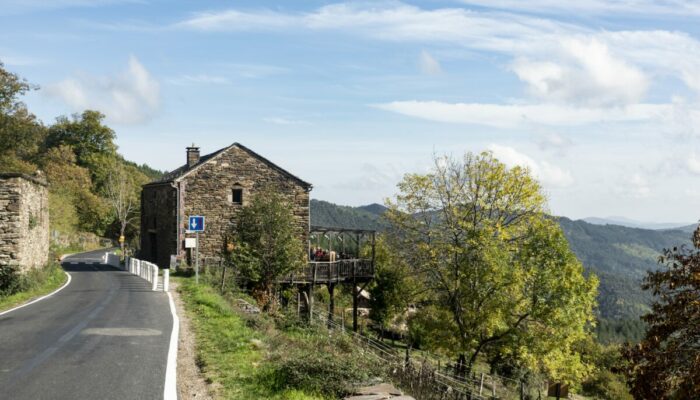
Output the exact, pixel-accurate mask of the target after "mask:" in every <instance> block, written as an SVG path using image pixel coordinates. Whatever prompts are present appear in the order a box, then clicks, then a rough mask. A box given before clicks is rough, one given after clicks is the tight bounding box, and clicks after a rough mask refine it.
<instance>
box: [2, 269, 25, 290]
mask: <svg viewBox="0 0 700 400" xmlns="http://www.w3.org/2000/svg"><path fill="white" fill-rule="evenodd" d="M26 283H27V281H26V280H25V279H24V277H23V276H22V274H21V273H20V271H19V267H18V266H16V265H4V266H1V267H0V297H1V296H10V295H12V294H15V293H17V292H20V291H22V290H23V289H24V288H25V286H26Z"/></svg>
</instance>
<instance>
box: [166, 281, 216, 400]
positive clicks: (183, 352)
mask: <svg viewBox="0 0 700 400" xmlns="http://www.w3.org/2000/svg"><path fill="white" fill-rule="evenodd" d="M170 291H171V292H172V295H173V300H174V301H175V308H176V309H177V316H178V317H179V318H180V337H179V338H178V348H177V394H178V398H179V399H180V400H189V399H196V400H202V399H204V400H212V399H213V397H212V396H211V393H209V386H208V385H207V382H206V381H205V379H204V377H203V376H202V374H201V373H200V371H199V367H197V363H196V359H197V358H196V351H195V344H196V342H195V338H194V332H192V330H191V327H190V320H189V318H188V317H187V313H186V312H185V307H184V305H183V304H182V299H180V294H179V293H178V292H177V282H173V281H170Z"/></svg>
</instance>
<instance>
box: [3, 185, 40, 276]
mask: <svg viewBox="0 0 700 400" xmlns="http://www.w3.org/2000/svg"><path fill="white" fill-rule="evenodd" d="M48 259H49V192H48V188H47V184H46V182H45V181H44V180H43V179H41V177H40V176H30V175H25V174H17V173H0V266H5V265H17V266H19V267H20V268H21V269H22V270H25V271H26V270H27V269H29V268H33V267H40V266H43V265H44V264H46V262H47V261H48Z"/></svg>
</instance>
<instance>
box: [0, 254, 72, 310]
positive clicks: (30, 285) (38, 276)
mask: <svg viewBox="0 0 700 400" xmlns="http://www.w3.org/2000/svg"><path fill="white" fill-rule="evenodd" d="M21 279H22V280H23V284H22V290H21V291H19V292H17V293H14V294H11V295H9V296H0V311H4V310H8V309H10V308H12V307H15V306H18V305H20V304H22V303H25V302H27V301H30V300H32V299H34V298H37V297H41V296H43V295H46V294H49V293H51V292H52V291H54V290H56V289H58V288H59V287H61V285H63V284H64V283H65V282H66V280H67V279H68V277H67V276H66V274H65V272H63V269H62V268H61V266H60V265H58V263H54V262H51V263H49V265H48V266H46V267H44V268H35V269H32V270H30V271H29V272H27V275H26V276H23V277H22V278H21Z"/></svg>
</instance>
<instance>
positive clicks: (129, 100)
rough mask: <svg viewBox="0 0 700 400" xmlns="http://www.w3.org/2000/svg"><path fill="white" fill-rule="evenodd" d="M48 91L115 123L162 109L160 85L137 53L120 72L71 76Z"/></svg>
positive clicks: (147, 116) (135, 120)
mask: <svg viewBox="0 0 700 400" xmlns="http://www.w3.org/2000/svg"><path fill="white" fill-rule="evenodd" d="M46 93H47V94H49V95H50V96H53V97H56V98H59V99H61V100H62V101H64V102H65V103H66V104H67V105H68V106H69V107H70V108H71V109H72V111H75V112H80V111H83V110H85V109H95V110H98V111H100V112H102V113H104V114H105V115H106V116H107V118H108V119H109V120H110V121H112V122H115V123H123V124H135V123H140V122H144V121H146V120H148V119H150V118H151V117H153V115H154V114H155V113H156V112H157V111H158V108H159V106H160V85H159V83H158V81H157V80H155V79H154V78H153V77H152V76H151V74H150V73H149V72H148V71H147V70H146V68H145V67H144V66H143V65H142V64H141V63H140V62H139V60H138V59H136V57H134V56H131V57H130V58H129V65H128V67H127V69H126V70H125V71H124V72H122V73H121V74H118V75H116V76H103V77H93V76H81V77H79V78H67V79H64V80H63V81H60V82H57V83H54V84H49V85H47V86H46Z"/></svg>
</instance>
